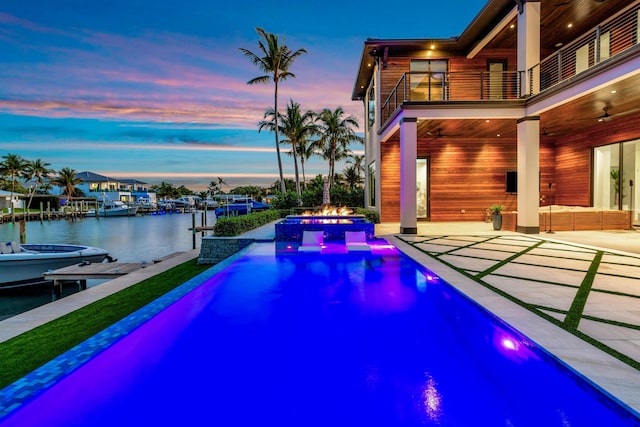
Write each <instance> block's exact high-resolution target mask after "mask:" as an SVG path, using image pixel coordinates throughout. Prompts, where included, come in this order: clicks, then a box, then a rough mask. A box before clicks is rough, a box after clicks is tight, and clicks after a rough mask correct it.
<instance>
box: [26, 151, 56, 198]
mask: <svg viewBox="0 0 640 427" xmlns="http://www.w3.org/2000/svg"><path fill="white" fill-rule="evenodd" d="M49 166H51V163H46V162H43V161H42V160H40V159H37V160H34V161H31V162H27V165H26V166H25V171H24V177H25V178H26V179H27V180H28V181H30V180H32V179H34V180H35V184H34V186H33V187H32V188H31V190H30V191H29V203H28V204H27V209H29V208H31V202H32V201H33V195H34V194H36V192H37V191H38V185H41V186H42V185H44V180H45V179H47V180H48V179H50V178H51V174H52V173H53V172H54V171H53V169H50V168H49Z"/></svg>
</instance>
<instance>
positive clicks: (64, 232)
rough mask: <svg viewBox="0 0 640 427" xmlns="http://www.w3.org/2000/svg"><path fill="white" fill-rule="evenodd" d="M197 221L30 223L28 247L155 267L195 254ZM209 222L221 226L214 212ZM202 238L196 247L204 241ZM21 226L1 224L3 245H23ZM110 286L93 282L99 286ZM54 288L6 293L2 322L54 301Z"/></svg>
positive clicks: (2, 292)
mask: <svg viewBox="0 0 640 427" xmlns="http://www.w3.org/2000/svg"><path fill="white" fill-rule="evenodd" d="M195 221H196V225H197V226H200V225H202V223H203V219H202V212H197V213H196V214H195ZM192 222H193V216H192V214H190V213H186V214H163V215H144V216H131V217H111V218H85V219H82V220H76V221H70V220H54V221H44V222H42V223H40V222H39V221H34V222H27V223H26V241H27V243H69V244H82V245H88V246H95V247H99V248H103V249H106V250H107V251H109V255H110V256H111V257H113V258H115V259H117V260H118V261H119V262H149V263H150V262H153V260H155V259H159V258H162V257H164V256H167V255H170V254H172V253H174V252H183V251H189V250H191V249H193V235H192V233H191V231H190V230H189V229H190V228H191V226H192ZM206 223H207V224H208V225H213V224H214V223H215V214H214V212H213V211H208V212H207V216H206ZM201 235H202V233H198V234H197V235H196V239H195V241H196V248H199V247H200V237H201ZM19 240H20V229H19V227H18V224H11V223H8V224H0V242H8V241H19ZM103 282H104V281H98V280H96V281H89V283H88V286H99V284H100V283H103ZM77 291H78V287H77V286H76V285H73V284H69V285H65V287H64V289H63V297H64V296H67V295H70V294H72V293H75V292H77ZM51 292H52V289H51V285H50V284H43V285H38V286H29V287H21V288H16V289H0V320H2V319H5V318H7V317H11V316H14V315H16V314H18V313H21V312H23V311H27V310H29V309H31V308H34V307H37V306H40V305H42V304H46V303H48V302H51V299H52V294H51Z"/></svg>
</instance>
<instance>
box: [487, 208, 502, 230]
mask: <svg viewBox="0 0 640 427" xmlns="http://www.w3.org/2000/svg"><path fill="white" fill-rule="evenodd" d="M503 210H504V206H502V205H491V206H489V211H490V212H491V217H492V219H493V229H494V230H500V229H501V228H502V211H503Z"/></svg>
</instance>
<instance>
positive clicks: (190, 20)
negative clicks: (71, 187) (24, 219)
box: [0, 0, 485, 190]
mask: <svg viewBox="0 0 640 427" xmlns="http://www.w3.org/2000/svg"><path fill="white" fill-rule="evenodd" d="M273 4H274V3H273V2H263V1H260V2H258V1H242V0H238V1H234V2H221V1H219V0H214V1H211V0H207V1H205V0H183V1H180V2H178V1H175V0H153V1H152V0H109V1H107V0H93V1H86V0H55V1H54V0H46V1H37V2H36V1H25V0H2V1H1V2H0V155H5V154H7V153H12V154H19V155H21V156H22V157H24V158H26V159H29V160H35V159H38V158H39V159H42V160H43V161H45V162H48V163H51V167H52V168H54V169H61V168H63V167H71V168H73V169H76V170H77V171H84V170H89V171H93V172H96V173H100V174H103V175H108V176H113V177H122V178H138V179H140V180H143V181H146V182H149V183H151V184H154V183H159V182H161V181H163V180H164V181H167V182H169V183H172V184H175V185H181V184H184V185H186V186H187V187H189V188H191V189H194V190H199V189H204V188H205V187H206V186H207V184H208V183H209V182H210V181H212V180H214V179H215V178H216V177H223V178H225V179H226V180H227V182H228V183H229V186H230V187H235V186H239V185H261V186H268V185H270V184H271V183H273V182H274V181H275V180H276V179H277V177H278V170H277V163H276V155H275V146H274V138H273V135H272V134H270V133H268V132H262V133H258V131H257V127H256V124H257V123H258V121H260V120H261V119H262V116H263V113H264V110H265V108H266V107H268V106H270V105H272V104H273V85H272V84H268V85H253V86H249V85H247V84H246V82H247V81H248V80H250V79H251V78H253V77H256V76H258V75H260V72H259V71H258V70H257V69H256V68H255V67H254V66H253V65H252V64H251V63H249V61H248V60H247V59H246V58H245V57H244V56H243V55H242V53H241V52H240V51H239V49H238V48H240V47H244V48H247V49H249V50H252V51H254V52H258V47H257V41H258V36H257V34H256V32H255V28H256V27H262V28H264V29H265V30H267V31H269V32H272V33H276V34H278V35H280V37H281V39H283V40H284V43H285V44H287V45H288V46H289V47H290V48H291V49H292V50H296V49H299V48H305V49H306V50H307V51H308V53H307V54H306V55H302V56H301V57H299V58H298V59H297V60H296V62H295V63H294V65H293V67H292V69H291V71H292V72H293V73H294V74H296V76H297V77H296V78H295V79H290V80H286V81H284V82H283V83H282V84H281V87H280V91H279V105H280V106H284V105H285V104H286V102H287V101H288V100H289V99H290V98H292V99H293V100H294V101H296V102H298V103H300V105H301V107H302V109H304V110H306V109H312V110H320V109H322V108H331V109H334V108H336V107H338V106H342V107H343V108H344V109H345V111H346V112H347V113H348V114H353V115H356V116H357V117H358V118H359V119H360V122H361V123H363V120H362V117H363V109H362V103H361V102H354V101H351V92H352V89H353V84H354V81H355V77H356V72H357V67H358V65H359V60H360V55H361V52H362V48H363V44H364V41H365V40H366V39H367V38H369V37H371V38H421V37H429V38H446V37H451V36H457V35H459V34H460V33H461V32H462V31H463V30H464V28H465V27H466V26H467V25H468V24H469V23H470V22H471V20H472V19H473V18H474V17H475V16H476V15H477V14H478V12H479V11H480V10H481V8H482V7H483V6H484V4H485V2H484V1H480V0H466V1H457V2H442V1H439V2H436V1H431V0H428V1H423V2H420V3H413V4H411V6H410V8H409V9H407V7H409V6H408V5H405V6H406V7H405V8H404V9H403V12H402V14H401V15H400V16H402V19H387V18H388V17H389V16H395V15H394V12H393V11H392V10H391V9H390V7H393V6H394V5H393V3H389V2H381V1H367V2H361V1H355V2H344V1H340V2H338V1H333V0H330V1H325V2H321V3H317V2H299V3H293V4H291V6H289V5H287V6H285V5H284V3H282V7H279V8H278V9H277V10H275V11H274V10H272V5H273ZM275 4H279V3H275ZM358 148H359V149H360V150H362V148H361V147H354V149H358ZM283 162H284V169H285V174H286V175H287V176H292V174H293V161H292V160H291V158H290V157H288V156H284V157H283ZM338 170H340V167H338ZM327 171H328V166H327V165H326V162H325V161H322V160H320V159H315V160H311V161H310V162H309V164H308V165H307V177H313V176H315V175H316V174H319V173H324V174H326V173H327Z"/></svg>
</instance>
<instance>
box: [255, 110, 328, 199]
mask: <svg viewBox="0 0 640 427" xmlns="http://www.w3.org/2000/svg"><path fill="white" fill-rule="evenodd" d="M279 116H280V126H279V127H280V129H279V131H280V132H281V133H282V134H283V135H284V136H285V137H286V139H283V140H281V141H280V143H281V144H291V151H290V152H289V153H290V155H292V156H293V165H294V171H295V183H296V193H297V194H298V196H300V194H301V190H300V172H299V171H298V154H299V147H300V146H301V145H306V142H307V140H308V138H309V137H311V135H313V134H314V133H315V129H316V126H315V124H314V123H313V111H311V110H308V111H307V112H305V113H304V114H303V113H301V111H300V104H298V103H297V102H294V101H293V99H290V100H289V104H287V112H286V114H284V115H283V114H279ZM264 128H267V129H269V130H270V131H274V129H275V110H274V109H273V108H270V107H269V108H267V109H266V111H265V113H264V120H262V121H261V122H260V123H258V131H261V130H262V129H264Z"/></svg>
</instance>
